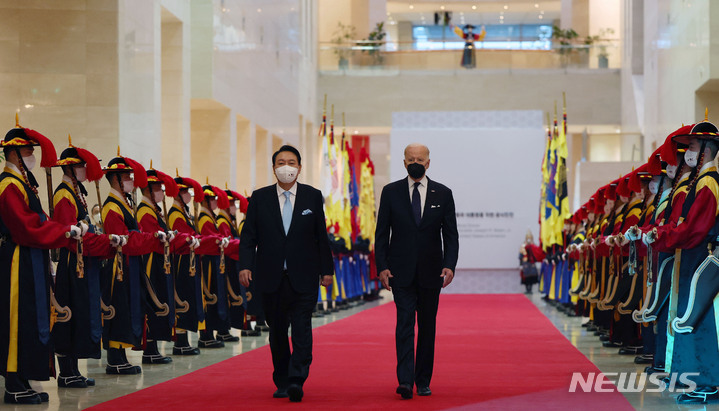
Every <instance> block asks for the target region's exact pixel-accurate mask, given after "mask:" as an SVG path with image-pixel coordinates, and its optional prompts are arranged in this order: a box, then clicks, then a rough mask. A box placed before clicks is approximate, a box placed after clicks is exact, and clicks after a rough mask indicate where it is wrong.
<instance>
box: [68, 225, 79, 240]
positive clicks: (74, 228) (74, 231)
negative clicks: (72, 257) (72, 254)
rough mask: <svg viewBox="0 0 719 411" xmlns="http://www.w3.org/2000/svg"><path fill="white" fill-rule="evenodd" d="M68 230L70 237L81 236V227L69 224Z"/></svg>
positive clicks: (76, 238) (77, 237)
mask: <svg viewBox="0 0 719 411" xmlns="http://www.w3.org/2000/svg"><path fill="white" fill-rule="evenodd" d="M68 232H69V233H70V237H71V238H74V239H75V240H79V239H80V238H82V229H81V228H80V227H78V226H76V225H71V226H70V231H68Z"/></svg>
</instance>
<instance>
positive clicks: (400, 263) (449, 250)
mask: <svg viewBox="0 0 719 411" xmlns="http://www.w3.org/2000/svg"><path fill="white" fill-rule="evenodd" d="M443 246H444V247H443ZM458 255H459V233H458V232H457V218H456V216H455V210H454V198H453V197H452V190H450V189H449V188H447V187H446V186H444V185H442V184H440V183H437V182H435V181H432V180H430V179H429V178H428V179H427V198H426V200H425V205H424V211H423V213H422V220H421V221H420V224H419V226H417V223H415V221H414V215H413V214H412V202H411V201H410V198H409V183H408V182H407V178H406V177H405V178H403V179H401V180H399V181H395V182H393V183H390V184H387V185H386V186H385V187H384V188H383V189H382V197H381V198H380V203H379V213H378V215H377V229H376V231H375V258H376V262H377V272H381V271H382V270H385V269H389V270H390V271H391V272H392V276H393V277H394V278H392V279H390V285H391V286H393V287H394V286H397V287H408V286H410V285H411V284H412V282H413V280H414V277H415V275H416V276H417V277H418V278H417V280H418V284H419V285H420V286H421V287H426V288H436V287H441V286H442V282H443V280H442V278H441V277H440V274H442V268H449V269H451V270H452V271H454V269H455V266H456V265H457V257H458Z"/></svg>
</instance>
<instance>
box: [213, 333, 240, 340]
mask: <svg viewBox="0 0 719 411" xmlns="http://www.w3.org/2000/svg"><path fill="white" fill-rule="evenodd" d="M217 339H218V340H220V341H224V342H237V341H240V337H238V336H236V335H232V334H230V333H227V334H220V333H217Z"/></svg>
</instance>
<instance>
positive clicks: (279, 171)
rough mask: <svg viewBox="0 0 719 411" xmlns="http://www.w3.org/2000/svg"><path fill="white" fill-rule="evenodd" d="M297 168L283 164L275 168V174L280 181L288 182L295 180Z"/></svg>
mask: <svg viewBox="0 0 719 411" xmlns="http://www.w3.org/2000/svg"><path fill="white" fill-rule="evenodd" d="M298 172H299V169H298V168H296V167H292V166H288V165H284V166H280V167H277V168H276V169H275V175H276V176H277V180H278V181H279V182H280V183H284V184H289V183H293V182H294V181H295V180H297V173H298Z"/></svg>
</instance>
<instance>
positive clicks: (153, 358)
mask: <svg viewBox="0 0 719 411" xmlns="http://www.w3.org/2000/svg"><path fill="white" fill-rule="evenodd" d="M171 362H172V358H170V357H165V356H163V355H161V354H150V355H148V354H142V363H143V364H169V363H171Z"/></svg>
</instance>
